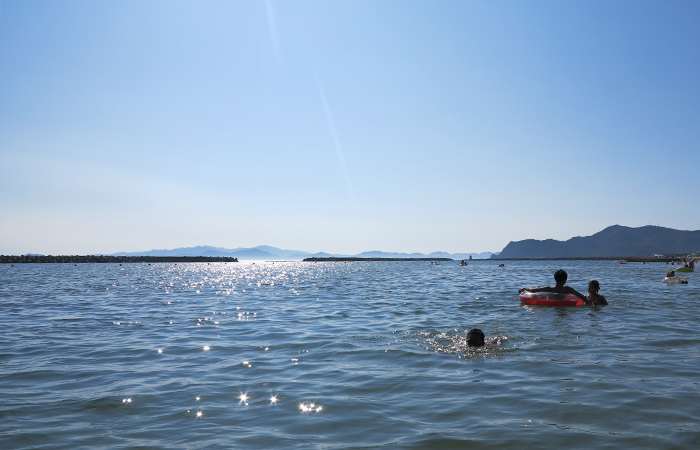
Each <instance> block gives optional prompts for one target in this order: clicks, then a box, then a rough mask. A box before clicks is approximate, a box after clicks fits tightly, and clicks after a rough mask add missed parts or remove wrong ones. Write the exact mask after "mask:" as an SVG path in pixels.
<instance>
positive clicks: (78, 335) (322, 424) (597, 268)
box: [0, 261, 700, 449]
mask: <svg viewBox="0 0 700 450" xmlns="http://www.w3.org/2000/svg"><path fill="white" fill-rule="evenodd" d="M506 265H507V267H505V268H498V267H496V263H494V262H489V261H480V262H476V261H475V262H473V263H471V264H470V265H469V266H467V267H460V266H458V265H457V263H456V262H454V263H443V264H441V265H439V266H430V265H428V264H427V263H424V262H415V263H402V262H393V263H386V262H385V263H302V262H293V263H274V264H273V263H256V264H251V263H238V264H232V263H229V264H223V263H221V264H210V265H207V264H206V263H204V264H177V265H176V264H153V265H148V264H124V265H123V266H119V265H118V264H113V265H106V264H98V265H88V264H82V265H77V266H75V265H73V264H36V265H34V264H27V265H21V264H16V265H15V267H10V265H8V264H5V265H0V308H2V314H1V315H0V327H1V329H2V334H1V338H0V339H1V341H0V342H2V346H1V347H0V386H2V389H0V396H1V402H0V419H1V422H0V448H3V449H30V448H31V449H37V448H51V449H60V448H71V449H73V448H79V447H91V448H117V447H121V448H136V447H139V448H164V449H165V448H168V449H172V448H208V449H217V448H263V449H268V448H280V449H294V448H324V449H328V448H331V449H332V448H358V449H359V448H379V447H388V448H416V449H418V448H420V449H424V448H435V449H449V448H460V449H462V448H494V449H508V448H519V449H520V448H544V447H546V448H654V449H659V448H698V446H699V445H700V395H699V394H700V376H699V375H698V369H700V341H699V338H700V331H699V330H700V276H698V274H694V273H691V274H685V275H684V276H687V277H688V278H689V279H690V284H689V285H678V286H666V285H664V284H663V283H661V279H662V278H663V277H664V274H665V272H666V270H667V268H669V267H670V266H667V265H666V264H659V263H654V264H646V265H641V264H627V265H620V264H617V263H613V262H513V263H507V264H506ZM560 267H561V268H564V269H566V270H567V271H568V272H569V284H570V285H572V286H574V287H575V288H577V289H578V290H579V291H585V286H586V283H587V281H588V280H590V279H592V278H597V279H598V280H600V283H601V286H602V288H601V294H603V295H605V296H606V297H607V299H608V301H609V302H610V306H607V307H604V308H588V307H578V308H572V307H558V308H547V307H524V306H521V305H520V303H519V301H518V297H517V289H518V288H519V287H522V286H528V285H541V284H550V282H552V273H553V272H554V271H555V270H556V269H558V268H560ZM473 327H479V328H481V329H482V330H484V332H485V333H486V335H487V337H488V336H507V339H502V344H501V345H500V346H497V347H493V348H489V349H486V350H482V351H476V352H474V351H467V352H465V351H464V341H465V338H466V331H467V330H468V329H470V328H473ZM275 399H276V401H275Z"/></svg>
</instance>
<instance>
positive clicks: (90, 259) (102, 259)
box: [0, 255, 238, 264]
mask: <svg viewBox="0 0 700 450" xmlns="http://www.w3.org/2000/svg"><path fill="white" fill-rule="evenodd" d="M176 262H238V258H230V257H225V256H106V255H82V256H81V255H59V256H53V255H47V256H39V255H20V256H13V255H0V264H22V263H73V264H84V263H176Z"/></svg>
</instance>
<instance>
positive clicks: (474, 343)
mask: <svg viewBox="0 0 700 450" xmlns="http://www.w3.org/2000/svg"><path fill="white" fill-rule="evenodd" d="M467 345H469V346H470V347H483V346H484V332H483V331H481V330H480V329H478V328H474V329H473V330H469V333H467Z"/></svg>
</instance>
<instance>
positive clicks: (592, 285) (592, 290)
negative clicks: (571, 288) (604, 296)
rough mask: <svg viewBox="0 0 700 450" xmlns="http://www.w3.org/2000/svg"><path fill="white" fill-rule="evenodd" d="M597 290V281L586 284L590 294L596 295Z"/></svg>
mask: <svg viewBox="0 0 700 450" xmlns="http://www.w3.org/2000/svg"><path fill="white" fill-rule="evenodd" d="M599 290H600V283H598V280H591V281H589V282H588V292H589V293H590V294H597V293H598V291H599Z"/></svg>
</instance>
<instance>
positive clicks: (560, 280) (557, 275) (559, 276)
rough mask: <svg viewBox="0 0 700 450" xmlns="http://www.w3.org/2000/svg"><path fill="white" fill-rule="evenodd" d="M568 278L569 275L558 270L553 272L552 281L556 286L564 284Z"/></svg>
mask: <svg viewBox="0 0 700 450" xmlns="http://www.w3.org/2000/svg"><path fill="white" fill-rule="evenodd" d="M567 278H569V274H568V273H566V271H565V270H562V269H559V270H557V271H556V272H554V281H556V282H557V284H566V279H567Z"/></svg>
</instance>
